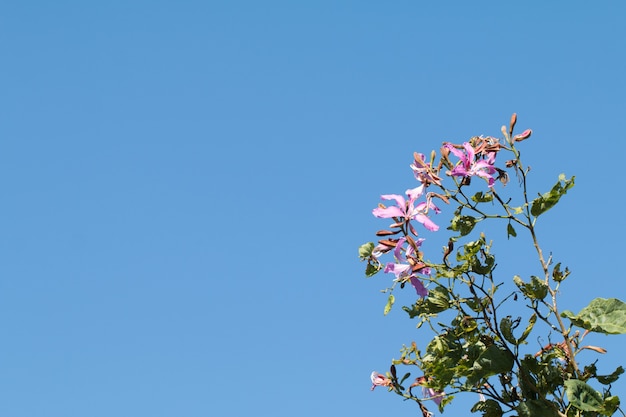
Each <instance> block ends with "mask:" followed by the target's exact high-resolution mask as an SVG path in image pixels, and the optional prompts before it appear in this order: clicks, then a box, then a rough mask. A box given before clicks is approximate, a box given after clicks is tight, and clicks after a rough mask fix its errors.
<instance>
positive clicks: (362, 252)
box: [359, 242, 374, 259]
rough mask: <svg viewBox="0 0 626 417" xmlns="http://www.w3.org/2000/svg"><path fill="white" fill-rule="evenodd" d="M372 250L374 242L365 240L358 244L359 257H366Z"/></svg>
mask: <svg viewBox="0 0 626 417" xmlns="http://www.w3.org/2000/svg"><path fill="white" fill-rule="evenodd" d="M373 251H374V243H372V242H367V243H364V244H362V245H361V246H359V258H361V259H367V258H369V257H370V256H372V252H373Z"/></svg>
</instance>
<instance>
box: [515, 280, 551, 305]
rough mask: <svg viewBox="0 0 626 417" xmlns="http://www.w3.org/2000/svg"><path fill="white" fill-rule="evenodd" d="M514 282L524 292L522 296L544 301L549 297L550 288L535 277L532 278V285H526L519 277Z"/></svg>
mask: <svg viewBox="0 0 626 417" xmlns="http://www.w3.org/2000/svg"><path fill="white" fill-rule="evenodd" d="M513 282H515V285H517V286H518V288H519V289H520V290H521V291H522V294H524V295H525V296H526V297H528V298H530V299H533V300H543V299H544V298H546V296H547V295H548V286H547V285H546V284H545V282H543V281H542V280H540V279H539V278H537V277H535V276H532V277H530V283H525V282H524V281H522V279H521V278H520V277H519V276H517V275H515V276H514V277H513Z"/></svg>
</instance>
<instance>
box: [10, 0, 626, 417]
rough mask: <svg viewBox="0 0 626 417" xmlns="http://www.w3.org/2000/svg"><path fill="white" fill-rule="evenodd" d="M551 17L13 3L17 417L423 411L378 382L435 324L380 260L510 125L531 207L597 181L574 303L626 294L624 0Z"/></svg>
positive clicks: (323, 7) (577, 220)
mask: <svg viewBox="0 0 626 417" xmlns="http://www.w3.org/2000/svg"><path fill="white" fill-rule="evenodd" d="M545 3H546V2H526V3H524V4H522V3H519V2H517V3H515V2H491V3H489V2H461V1H456V2H455V1H452V2H445V3H443V2H440V3H434V2H428V4H427V3H426V2H415V1H397V2H373V1H339V2H338V1H315V2H313V1H311V2H298V1H266V2H256V1H176V2H175V1H106V2H104V1H102V2H94V1H92V2H84V1H63V0H60V1H54V2H51V1H19V2H18V1H14V2H5V3H4V4H3V5H2V7H1V8H0V56H1V57H2V64H1V65H0V87H1V88H0V91H1V96H0V97H1V98H0V145H1V147H0V178H1V180H0V181H1V188H0V197H1V201H2V210H1V213H2V215H1V220H0V392H1V393H2V400H1V401H0V415H2V416H7V417H35V416H46V417H79V416H81V417H82V416H90V417H100V416H102V417H105V416H106V417H110V416H117V417H124V416H128V417H136V416H150V417H158V416H184V417H196V416H220V417H231V416H232V417H238V416H250V415H256V416H303V417H309V416H319V415H325V416H346V415H359V416H380V415H381V414H382V413H384V415H398V416H399V415H417V414H418V413H419V411H418V410H417V408H416V407H415V405H413V404H410V403H404V402H402V401H401V400H400V399H399V398H397V397H395V396H394V395H391V394H387V393H385V392H384V390H376V391H375V392H373V393H372V392H370V390H369V388H370V381H369V374H370V372H371V371H372V370H374V369H376V370H379V371H384V370H385V369H386V368H387V366H388V364H389V360H390V359H391V357H393V356H397V353H398V350H399V348H400V346H401V345H402V343H409V342H411V341H412V340H416V341H417V342H418V343H425V341H426V337H425V336H424V335H422V334H420V332H419V331H417V330H415V328H414V323H412V322H411V321H409V320H408V319H407V318H406V317H405V314H404V313H403V312H402V311H400V309H397V310H394V311H393V312H392V313H391V314H390V315H389V316H387V317H383V316H382V307H383V305H384V302H385V296H384V295H383V294H380V293H379V292H378V290H379V289H381V288H384V287H385V286H386V285H385V278H383V277H382V276H381V277H376V278H373V279H371V280H366V279H365V278H364V277H363V273H362V267H363V265H362V264H360V263H359V262H358V260H357V256H356V254H357V251H356V248H357V247H358V245H359V244H361V243H363V242H365V241H367V240H371V239H372V237H373V232H374V231H375V230H377V229H378V228H380V227H381V220H377V219H374V218H373V217H372V216H371V210H372V208H374V207H375V206H376V204H377V203H378V201H379V195H380V194H385V193H401V192H402V191H403V190H404V189H406V188H407V187H408V186H409V185H411V184H412V182H411V178H412V177H411V175H412V174H411V172H410V169H409V168H408V165H409V163H410V162H411V155H412V153H413V151H425V152H429V151H430V150H431V149H433V148H437V147H438V146H439V145H440V143H441V142H442V141H444V140H449V141H455V142H461V141H463V140H465V139H467V138H468V137H470V136H472V135H477V134H486V135H494V136H495V135H499V127H500V126H501V125H502V124H504V123H506V122H507V121H508V119H509V117H510V115H511V113H513V112H517V113H518V115H519V122H518V126H519V127H520V128H526V127H530V128H533V129H534V135H533V137H532V139H531V140H529V141H527V142H525V143H524V146H525V147H524V156H525V157H526V159H527V161H528V163H530V165H532V166H533V173H534V174H535V177H533V180H532V181H533V182H532V183H531V188H532V187H535V188H534V192H543V191H545V190H546V188H547V187H548V186H550V185H552V184H553V183H554V182H555V180H556V178H557V176H558V174H559V173H561V172H565V173H566V174H567V175H576V176H577V185H576V187H575V188H574V189H573V190H572V191H571V192H570V193H569V194H568V195H567V198H566V199H565V200H564V203H563V204H562V205H561V206H559V207H558V208H557V209H555V210H554V212H550V213H549V214H547V215H546V217H545V218H544V219H542V220H543V221H544V223H543V224H542V226H543V229H542V233H543V235H542V236H541V239H542V241H543V243H544V245H545V246H546V250H548V251H552V252H553V253H554V255H555V258H558V259H559V260H561V261H562V262H563V263H564V264H565V265H568V266H569V267H570V269H571V270H573V275H572V276H571V277H570V278H569V281H570V282H568V283H567V285H566V286H565V291H564V303H566V304H565V305H564V307H566V308H569V309H571V310H574V311H578V310H579V309H580V308H581V307H583V306H584V305H586V303H587V302H588V301H589V300H591V299H592V298H594V297H599V296H604V297H608V296H616V297H619V298H622V299H625V298H626V290H625V288H626V286H625V285H624V282H623V271H622V270H621V268H622V265H621V261H622V259H623V254H622V252H623V244H622V243H621V241H620V240H619V239H620V238H621V237H622V236H623V235H624V232H625V230H624V216H623V205H620V204H618V201H620V199H621V198H622V193H623V172H622V171H623V170H622V167H621V164H622V163H623V159H624V158H623V155H622V152H623V146H624V139H625V138H624V133H623V131H624V129H623V123H624V114H625V110H626V106H625V104H626V81H625V77H624V74H626V58H625V55H624V40H625V39H626V26H625V25H624V16H626V6H624V4H623V3H622V2H617V1H614V2H610V1H607V2H598V3H594V4H593V6H591V5H589V3H588V2H582V1H569V2H552V4H545ZM382 222H383V223H385V221H382ZM503 236H504V235H503ZM493 238H494V240H497V239H498V236H494V237H493ZM499 239H500V240H502V237H500V238H499ZM501 252H502V258H500V260H499V263H500V264H508V265H512V266H511V268H513V269H514V266H515V265H518V264H519V265H520V268H523V267H526V266H527V265H528V263H529V262H532V260H531V261H529V260H528V259H520V257H518V256H516V255H515V254H514V253H510V252H507V251H506V250H505V249H504V248H503V249H502V251H501ZM507 253H508V254H507ZM502 279H503V280H508V279H510V276H509V275H506V276H503V277H502ZM407 294H408V293H407ZM596 340H597V342H598V344H601V345H603V346H605V347H607V348H608V349H609V354H608V355H606V358H601V362H600V365H599V366H600V370H606V371H612V369H610V368H611V367H613V368H614V367H615V366H616V365H617V364H619V363H623V355H622V352H623V343H624V342H625V340H624V337H623V336H618V337H610V338H604V337H602V338H597V339H596ZM619 386H620V387H621V388H622V389H621V394H622V395H626V390H624V389H623V388H624V387H625V386H626V384H620V385H619ZM471 400H472V402H473V400H474V399H473V398H472V399H471ZM468 401H469V400H468ZM461 410H462V411H457V412H456V415H459V414H458V413H463V414H464V415H467V412H466V410H463V409H461ZM447 414H450V415H455V413H454V412H453V411H452V409H451V411H450V413H446V415H447Z"/></svg>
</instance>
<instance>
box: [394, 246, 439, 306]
mask: <svg viewBox="0 0 626 417" xmlns="http://www.w3.org/2000/svg"><path fill="white" fill-rule="evenodd" d="M424 240H425V239H417V240H416V241H415V244H416V246H417V247H420V246H421V244H422V242H424ZM405 242H406V238H404V237H403V238H400V239H399V240H398V242H397V243H396V247H395V249H394V250H393V255H394V257H395V258H396V263H393V262H389V263H387V265H385V269H384V272H385V273H386V274H387V273H390V272H391V273H393V274H394V275H395V276H396V279H395V280H396V281H404V280H408V281H409V282H410V283H411V285H413V288H415V291H416V292H417V295H419V296H420V297H426V296H427V295H428V289H427V288H426V287H425V286H424V284H422V281H420V280H419V278H417V277H416V276H415V275H414V274H413V267H412V266H411V265H409V264H408V263H404V262H407V260H406V256H410V255H411V254H412V253H413V252H414V249H413V247H412V246H410V245H409V246H408V247H407V248H406V256H405V254H403V253H402V246H403V245H404V243H405ZM419 272H420V273H422V274H426V275H430V268H428V267H424V268H422V269H420V270H419Z"/></svg>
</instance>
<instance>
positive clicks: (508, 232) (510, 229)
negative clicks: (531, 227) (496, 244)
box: [506, 223, 517, 239]
mask: <svg viewBox="0 0 626 417" xmlns="http://www.w3.org/2000/svg"><path fill="white" fill-rule="evenodd" d="M509 236H513V237H517V232H516V231H515V228H514V227H513V225H512V224H511V223H509V224H508V225H507V227H506V238H507V239H508V238H509Z"/></svg>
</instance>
